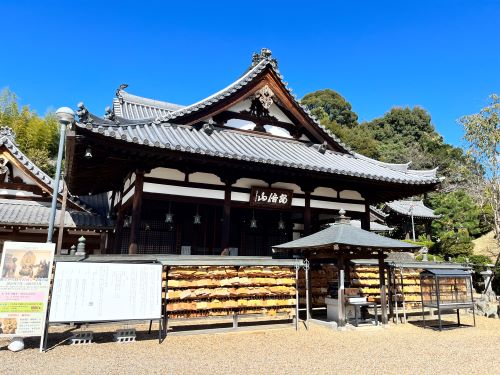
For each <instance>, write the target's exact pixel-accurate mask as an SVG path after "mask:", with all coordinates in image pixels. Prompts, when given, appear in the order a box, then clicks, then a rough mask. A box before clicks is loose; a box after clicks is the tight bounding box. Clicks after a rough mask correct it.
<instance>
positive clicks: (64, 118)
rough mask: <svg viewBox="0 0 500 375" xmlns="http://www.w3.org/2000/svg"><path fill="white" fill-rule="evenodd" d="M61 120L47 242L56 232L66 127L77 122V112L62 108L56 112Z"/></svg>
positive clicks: (50, 240)
mask: <svg viewBox="0 0 500 375" xmlns="http://www.w3.org/2000/svg"><path fill="white" fill-rule="evenodd" d="M56 116H57V119H58V120H59V130H60V134H59V150H58V151H57V164H56V175H55V176H54V184H53V186H52V205H51V206H50V217H49V231H48V233H47V242H52V236H53V234H54V233H53V232H54V221H55V219H56V209H57V197H58V195H59V180H60V179H61V164H62V157H63V153H64V140H65V137H66V127H67V126H68V125H70V124H72V123H73V121H75V112H73V110H72V109H71V108H68V107H61V108H59V109H58V110H57V111H56Z"/></svg>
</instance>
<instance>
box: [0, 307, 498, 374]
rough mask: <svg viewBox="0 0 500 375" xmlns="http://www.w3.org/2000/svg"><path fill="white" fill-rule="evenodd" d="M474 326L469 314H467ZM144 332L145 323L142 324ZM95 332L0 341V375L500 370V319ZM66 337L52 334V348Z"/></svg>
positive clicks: (378, 372) (479, 372)
mask: <svg viewBox="0 0 500 375" xmlns="http://www.w3.org/2000/svg"><path fill="white" fill-rule="evenodd" d="M462 321H463V322H464V323H470V322H471V317H464V318H463V319H462ZM142 328H143V329H145V327H144V326H142ZM101 329H104V330H106V331H107V332H108V333H105V334H100V335H96V341H97V342H96V343H93V344H91V345H87V346H69V345H66V344H61V345H58V346H54V347H53V348H52V349H51V350H50V351H48V352H47V353H45V354H42V353H39V352H38V349H37V345H38V341H36V340H26V341H27V342H26V344H27V346H28V347H29V349H27V350H24V351H22V352H19V353H12V352H10V351H8V350H7V349H6V345H7V344H8V341H6V340H0V373H1V374H5V375H7V374H101V373H105V374H106V375H108V374H129V373H131V374H132V373H133V374H200V373H203V374H271V373H272V374H334V373H347V374H354V373H357V374H360V373H361V374H380V373H384V374H436V373H443V374H494V373H497V374H498V373H499V372H498V371H499V368H500V320H496V319H486V318H477V327H476V328H455V329H450V330H446V331H443V332H438V331H434V330H431V329H423V328H421V327H418V326H416V325H414V324H404V325H393V324H391V325H389V326H388V327H387V328H381V327H380V328H379V327H363V328H359V329H357V330H348V331H344V332H339V331H333V330H331V329H329V328H325V327H322V326H316V325H311V327H310V329H309V331H307V330H306V329H305V328H304V327H303V326H302V327H301V329H300V330H299V331H298V332H296V331H295V330H294V329H293V328H288V327H287V328H281V329H273V330H266V331H264V330H258V331H250V332H233V333H220V334H204V335H195V336H193V335H189V336H170V337H168V338H167V339H166V340H165V341H164V342H163V344H161V345H159V344H158V341H157V340H154V339H152V338H151V336H149V337H148V336H147V335H146V334H145V333H143V334H141V335H140V337H139V341H137V342H135V343H129V344H116V343H113V342H110V332H111V329H112V328H111V327H109V326H108V327H105V328H104V327H102V328H101ZM67 337H68V334H67V333H66V334H64V335H61V334H52V335H51V343H50V344H52V345H53V344H55V343H56V342H57V340H64V338H67Z"/></svg>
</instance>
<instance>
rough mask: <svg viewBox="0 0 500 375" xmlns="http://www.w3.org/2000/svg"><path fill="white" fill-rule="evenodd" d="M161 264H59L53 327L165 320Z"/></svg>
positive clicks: (52, 315) (55, 280) (51, 307)
mask: <svg viewBox="0 0 500 375" xmlns="http://www.w3.org/2000/svg"><path fill="white" fill-rule="evenodd" d="M161 283H162V266H161V264H122V263H82V262H58V263H57V265H56V273H55V276H54V286H53V291H52V299H51V304H50V315H49V322H50V323H57V322H59V323H61V322H97V321H114V320H153V319H160V318H161V293H162V289H161Z"/></svg>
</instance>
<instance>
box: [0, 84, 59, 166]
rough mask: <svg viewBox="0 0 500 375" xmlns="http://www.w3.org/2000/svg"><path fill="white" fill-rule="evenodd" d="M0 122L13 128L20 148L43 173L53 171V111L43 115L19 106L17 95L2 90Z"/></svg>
mask: <svg viewBox="0 0 500 375" xmlns="http://www.w3.org/2000/svg"><path fill="white" fill-rule="evenodd" d="M0 125H2V126H8V127H10V128H12V130H14V132H15V133H16V143H17V144H18V146H19V148H20V149H21V151H23V152H24V153H25V154H26V156H27V157H28V158H30V159H31V160H32V161H33V162H34V163H35V164H36V165H37V166H38V167H40V168H41V169H42V170H43V171H44V172H46V173H48V174H49V175H50V176H52V175H53V174H54V170H55V168H54V163H53V161H52V159H53V158H55V156H56V155H57V147H58V141H59V133H58V123H57V119H56V117H55V115H54V114H53V113H49V114H47V115H46V116H45V118H42V117H40V116H38V114H37V113H36V112H34V111H32V110H30V108H29V107H28V106H23V107H21V108H20V107H19V104H18V99H17V96H16V94H15V93H13V92H11V91H10V90H9V89H3V90H2V92H1V93H0Z"/></svg>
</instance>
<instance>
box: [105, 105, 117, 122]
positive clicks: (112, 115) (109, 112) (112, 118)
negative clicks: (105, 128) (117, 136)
mask: <svg viewBox="0 0 500 375" xmlns="http://www.w3.org/2000/svg"><path fill="white" fill-rule="evenodd" d="M105 111H106V113H105V114H104V118H105V119H107V120H110V121H115V112H114V111H113V110H112V109H111V107H110V106H109V105H108V106H107V107H106V108H105Z"/></svg>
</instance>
